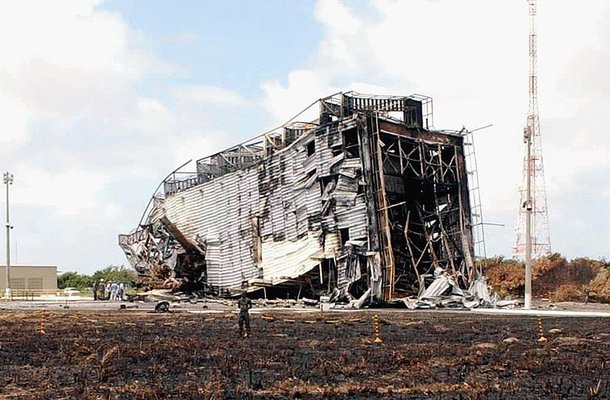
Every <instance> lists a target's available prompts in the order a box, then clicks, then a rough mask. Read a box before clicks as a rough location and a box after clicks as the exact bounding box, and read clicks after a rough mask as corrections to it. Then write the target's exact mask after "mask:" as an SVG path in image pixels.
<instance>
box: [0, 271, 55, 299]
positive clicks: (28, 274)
mask: <svg viewBox="0 0 610 400" xmlns="http://www.w3.org/2000/svg"><path fill="white" fill-rule="evenodd" d="M5 289H6V266H5V265H0V294H3V293H4V290H5ZM11 289H12V290H13V292H15V291H22V290H23V291H25V290H27V291H34V292H36V293H37V294H55V293H56V292H57V266H55V265H11Z"/></svg>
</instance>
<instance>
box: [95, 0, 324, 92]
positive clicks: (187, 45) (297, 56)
mask: <svg viewBox="0 0 610 400" xmlns="http://www.w3.org/2000/svg"><path fill="white" fill-rule="evenodd" d="M314 6H315V2H314V1H310V0H304V1H288V0H270V1H252V2H247V1H219V0H210V1H180V2H167V1H142V0H140V1H109V2H105V3H103V4H101V5H100V8H102V9H105V10H110V11H113V12H118V13H120V14H121V15H122V16H123V18H124V19H125V20H126V21H127V23H128V24H129V26H130V27H131V28H132V29H135V30H138V31H140V32H141V33H142V41H143V42H144V43H143V45H144V46H145V47H146V48H147V49H149V50H150V51H151V52H153V53H155V54H162V55H163V57H164V58H165V59H167V60H171V62H172V63H175V64H177V65H179V66H182V67H184V69H185V72H184V73H180V74H176V75H174V76H171V77H169V78H167V79H166V80H165V83H167V84H170V85H175V84H205V85H216V86H222V87H225V88H228V89H232V90H235V91H238V92H240V94H242V95H243V96H245V97H246V98H255V97H258V96H260V95H261V94H262V90H261V84H262V83H263V82H265V81H267V80H270V79H273V78H274V77H278V76H286V75H287V74H288V72H290V70H291V69H293V68H295V67H297V66H299V65H302V64H304V63H306V62H307V61H308V59H309V58H310V56H311V54H312V53H313V52H314V50H315V48H316V46H317V44H318V42H319V41H320V40H321V38H322V33H323V32H322V26H321V24H319V23H318V22H317V21H316V20H315V19H313V18H312V14H313V9H314ZM144 90H146V88H144Z"/></svg>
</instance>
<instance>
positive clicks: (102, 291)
mask: <svg viewBox="0 0 610 400" xmlns="http://www.w3.org/2000/svg"><path fill="white" fill-rule="evenodd" d="M97 290H98V293H97V299H98V300H106V284H105V283H104V280H103V279H100V284H99V285H98V286H97Z"/></svg>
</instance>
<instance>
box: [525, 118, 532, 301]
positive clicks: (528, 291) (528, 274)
mask: <svg viewBox="0 0 610 400" xmlns="http://www.w3.org/2000/svg"><path fill="white" fill-rule="evenodd" d="M530 122H533V120H532V119H530ZM526 130H527V132H526V138H525V140H526V142H527V167H526V174H527V177H526V185H527V188H526V190H527V192H526V195H525V196H526V197H525V199H526V200H525V204H524V206H525V302H524V308H525V309H526V310H529V309H530V308H531V306H532V211H533V204H532V172H533V171H532V133H533V130H534V126H533V124H530V126H529V127H528V128H527V129H526Z"/></svg>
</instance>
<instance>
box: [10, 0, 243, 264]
mask: <svg viewBox="0 0 610 400" xmlns="http://www.w3.org/2000/svg"><path fill="white" fill-rule="evenodd" d="M99 6H100V2H99V1H87V0H75V1H62V2H29V1H23V2H12V3H7V2H4V3H0V48H1V49H2V52H1V53H0V114H1V115H2V117H1V118H0V159H1V160H2V161H3V166H2V168H3V170H9V171H11V172H13V173H14V174H15V184H14V185H13V187H12V189H11V192H12V199H13V201H12V203H13V206H14V207H13V215H12V220H13V221H14V224H15V225H16V226H18V227H19V230H18V232H17V231H16V238H15V240H19V241H20V243H27V244H25V245H23V247H24V248H26V247H27V248H28V251H27V252H26V251H24V252H23V253H22V256H21V261H22V262H45V263H59V264H60V265H61V264H62V263H67V264H70V267H71V268H77V269H81V270H83V269H84V270H89V271H92V270H93V269H94V268H99V267H102V266H104V264H103V263H111V262H115V263H116V262H121V259H118V260H117V259H116V255H117V253H120V252H119V251H118V248H117V246H116V240H115V237H116V236H115V235H116V234H118V233H120V232H122V231H129V230H130V229H131V228H133V223H134V221H135V219H136V218H134V219H133V221H132V220H130V219H129V218H125V217H126V216H128V215H139V213H141V212H142V207H144V205H145V204H143V203H145V202H146V200H147V199H146V196H147V195H148V193H149V191H152V190H153V188H154V186H155V185H156V184H157V183H158V181H159V180H160V179H162V178H163V177H164V176H165V174H167V173H168V172H169V171H171V170H173V169H174V168H175V167H176V166H178V165H179V164H181V163H182V162H184V161H185V159H187V157H193V158H195V159H196V158H200V157H201V156H203V155H205V154H208V153H209V152H210V151H212V150H219V149H217V148H216V147H217V146H218V144H222V143H224V142H225V141H226V139H225V137H226V136H227V135H223V134H222V133H220V132H219V131H218V130H214V131H212V132H213V134H214V135H218V136H222V137H223V138H222V139H220V140H212V138H213V137H212V136H210V133H209V132H210V129H209V127H208V122H209V117H208V115H209V113H208V112H207V110H206V109H205V107H204V103H207V104H210V103H214V104H215V105H217V106H227V105H237V106H243V105H245V104H247V102H245V100H244V99H243V98H241V97H240V96H239V95H238V94H237V93H235V92H232V91H229V90H225V89H222V88H217V87H211V86H196V87H188V86H182V87H180V88H179V89H177V90H176V91H174V92H172V93H168V91H170V90H169V89H165V88H163V87H156V88H154V90H153V91H152V94H146V95H144V94H142V90H141V89H140V85H141V84H142V83H147V84H151V83H152V84H153V85H154V79H153V78H154V77H155V76H157V75H159V74H171V75H172V76H176V74H181V73H184V72H185V71H186V69H185V68H184V67H178V66H175V65H172V64H170V63H167V62H165V61H163V60H161V59H159V58H158V57H156V56H155V55H154V54H150V53H148V52H147V51H145V50H143V49H144V48H145V47H147V46H145V44H146V43H145V38H144V37H143V35H142V33H140V32H137V31H134V30H132V29H131V28H130V27H129V25H128V24H127V23H126V22H125V21H124V20H123V18H122V17H121V16H120V15H119V14H116V13H111V12H107V11H104V10H102V9H101V8H100V7H99ZM34 9H35V10H36V12H32V10H34ZM182 39H185V37H183V38H182ZM187 39H188V38H187ZM178 92H180V93H182V94H183V95H184V96H183V97H182V98H181V99H180V101H177V99H176V98H172V96H171V95H172V94H175V93H178ZM206 132H207V133H206ZM197 152H201V153H200V154H197ZM136 196H138V197H141V196H144V198H142V199H139V198H138V199H136ZM33 215H36V217H35V218H32V216H33ZM58 227H61V228H60V230H61V237H60V236H59V235H58V233H57V232H58V229H59V228H58ZM102 232H103V234H104V239H103V240H102V239H100V238H99V237H97V236H96V235H98V233H99V234H102ZM108 235H112V236H114V237H108ZM17 236H18V237H17ZM41 237H46V238H48V239H47V240H46V241H45V240H42V239H41ZM85 238H86V239H85ZM79 240H88V241H90V242H91V245H85V244H83V245H82V246H78V247H76V248H75V247H74V243H75V242H78V241H79ZM51 242H53V243H54V244H52V245H51V244H49V243H51ZM93 244H95V245H93ZM64 245H65V246H70V249H67V248H64V249H63V250H57V249H56V248H54V249H50V248H49V247H50V246H54V247H57V246H64ZM92 252H95V254H97V255H98V257H97V258H96V259H95V260H94V259H92V258H91V257H90V254H92ZM45 257H51V258H50V259H47V260H42V259H43V258H45ZM52 257H58V259H53V258H52ZM75 260H79V261H78V262H79V263H83V265H75V264H76V262H75ZM99 263H101V264H99Z"/></svg>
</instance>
